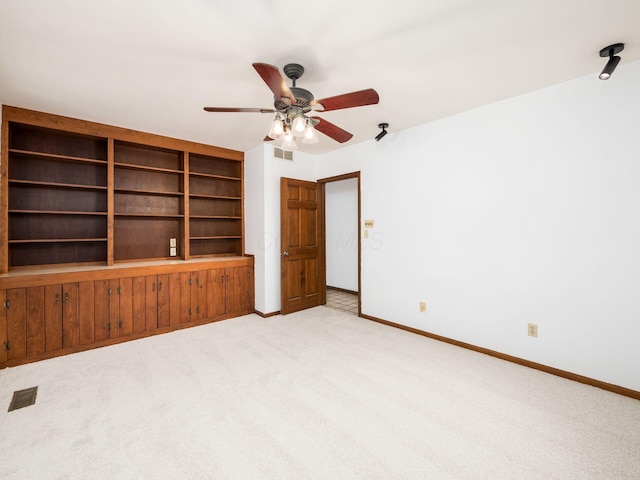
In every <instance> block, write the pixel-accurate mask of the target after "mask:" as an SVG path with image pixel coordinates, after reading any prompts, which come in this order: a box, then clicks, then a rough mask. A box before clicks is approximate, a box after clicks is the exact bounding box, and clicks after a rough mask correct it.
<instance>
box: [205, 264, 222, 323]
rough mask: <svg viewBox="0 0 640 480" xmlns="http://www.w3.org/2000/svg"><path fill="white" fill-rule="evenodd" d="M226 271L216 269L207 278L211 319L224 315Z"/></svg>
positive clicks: (208, 308)
mask: <svg viewBox="0 0 640 480" xmlns="http://www.w3.org/2000/svg"><path fill="white" fill-rule="evenodd" d="M225 285H226V284H225V269H224V268H216V269H214V270H209V271H208V278H207V290H208V292H207V293H208V295H207V311H208V314H209V318H215V317H219V316H220V315H224V313H225V311H226V305H225Z"/></svg>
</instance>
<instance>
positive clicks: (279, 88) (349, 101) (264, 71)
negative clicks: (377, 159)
mask: <svg viewBox="0 0 640 480" xmlns="http://www.w3.org/2000/svg"><path fill="white" fill-rule="evenodd" d="M253 68H255V70H256V71H257V72H258V75H260V77H262V80H264V82H265V83H266V84H267V86H268V87H269V88H270V89H271V91H272V92H273V96H274V102H273V106H274V108H273V109H268V108H232V107H205V110H206V111H207V112H252V113H275V118H274V119H273V121H272V122H271V128H270V129H269V133H268V134H267V138H265V141H269V140H270V139H271V140H279V141H281V142H282V146H281V148H282V149H283V150H296V149H297V148H298V145H297V144H296V139H302V143H305V144H313V143H317V142H318V141H319V139H318V135H317V133H316V130H319V131H320V132H322V133H324V134H325V135H327V136H328V137H331V138H333V139H334V140H335V141H337V142H340V143H344V142H346V141H348V140H350V139H351V138H352V137H353V135H352V134H351V133H349V132H347V131H346V130H343V129H342V128H340V127H338V126H337V125H334V124H333V123H330V122H328V121H326V120H324V119H322V118H320V117H315V116H314V117H311V116H308V114H309V112H311V111H312V109H313V110H317V111H318V112H319V113H320V112H327V111H331V110H341V109H345V108H353V107H361V106H365V105H375V104H377V103H378V102H379V100H380V98H379V96H378V93H377V92H376V91H375V90H374V89H372V88H369V89H366V90H360V91H358V92H351V93H345V94H343V95H337V96H335V97H328V98H325V99H322V100H315V98H314V96H313V94H312V93H311V92H310V91H308V90H305V89H304V88H300V87H297V86H296V80H298V79H299V78H300V77H301V76H302V74H303V73H304V67H303V66H302V65H300V64H297V63H288V64H287V65H285V66H284V73H285V75H286V76H287V77H288V78H289V79H291V82H292V85H291V88H289V87H287V85H286V83H285V81H284V79H283V78H282V75H280V72H279V70H278V68H277V67H274V66H273V65H268V64H266V63H254V64H253Z"/></svg>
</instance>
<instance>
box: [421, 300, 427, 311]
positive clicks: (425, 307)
mask: <svg viewBox="0 0 640 480" xmlns="http://www.w3.org/2000/svg"><path fill="white" fill-rule="evenodd" d="M426 311H427V302H420V313H424V312H426Z"/></svg>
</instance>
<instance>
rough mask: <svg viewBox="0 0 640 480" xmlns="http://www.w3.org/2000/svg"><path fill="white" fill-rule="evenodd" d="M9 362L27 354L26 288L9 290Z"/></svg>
mask: <svg viewBox="0 0 640 480" xmlns="http://www.w3.org/2000/svg"><path fill="white" fill-rule="evenodd" d="M6 295H7V300H6V301H7V303H6V309H5V310H6V315H7V342H8V348H9V350H8V351H7V360H14V359H16V358H23V357H24V356H25V355H26V354H27V324H26V314H27V295H26V289H24V288H11V289H9V290H7V294H6Z"/></svg>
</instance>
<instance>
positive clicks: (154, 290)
mask: <svg viewBox="0 0 640 480" xmlns="http://www.w3.org/2000/svg"><path fill="white" fill-rule="evenodd" d="M144 311H145V321H146V330H147V331H148V332H150V331H152V330H155V329H156V328H158V277H157V276H155V275H149V276H147V277H146V278H145V306H144Z"/></svg>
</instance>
